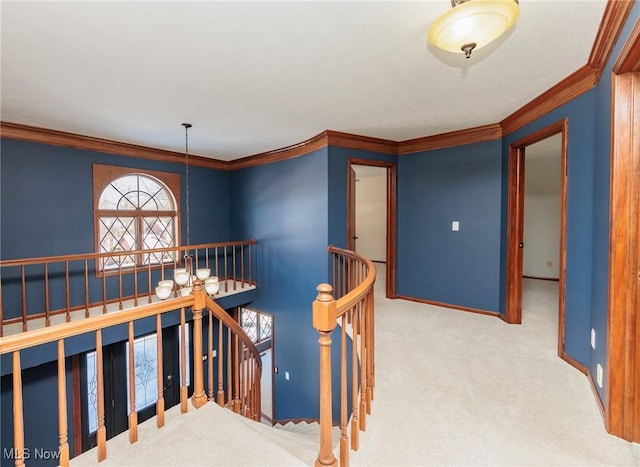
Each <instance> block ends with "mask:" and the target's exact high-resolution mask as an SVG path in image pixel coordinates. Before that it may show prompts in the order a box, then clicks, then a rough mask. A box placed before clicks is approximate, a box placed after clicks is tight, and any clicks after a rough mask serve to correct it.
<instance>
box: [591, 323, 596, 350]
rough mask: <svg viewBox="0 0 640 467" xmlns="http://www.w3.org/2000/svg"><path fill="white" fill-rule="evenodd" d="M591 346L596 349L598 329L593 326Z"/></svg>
mask: <svg viewBox="0 0 640 467" xmlns="http://www.w3.org/2000/svg"><path fill="white" fill-rule="evenodd" d="M591 348H592V349H593V350H596V330H595V329H593V328H591Z"/></svg>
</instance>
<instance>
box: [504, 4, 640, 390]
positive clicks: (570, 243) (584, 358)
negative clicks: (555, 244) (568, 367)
mask: <svg viewBox="0 0 640 467" xmlns="http://www.w3.org/2000/svg"><path fill="white" fill-rule="evenodd" d="M639 17H640V4H639V3H638V2H636V3H635V4H634V6H633V8H632V10H631V13H630V15H629V18H628V19H627V21H626V24H625V27H624V29H623V31H622V33H621V35H620V38H619V40H618V42H617V43H616V45H615V47H614V49H613V52H612V53H611V56H610V59H609V62H608V63H607V65H606V67H605V69H604V71H603V73H602V76H601V78H600V81H599V83H598V85H597V86H596V88H595V89H594V90H592V91H590V92H588V93H586V94H584V95H582V96H580V97H578V98H576V99H574V100H573V101H571V102H569V103H568V104H566V105H564V106H562V107H560V108H559V109H556V110H554V111H552V112H550V113H549V114H547V115H545V116H544V117H541V118H540V119H538V120H536V121H534V122H532V123H531V124H529V125H527V126H525V127H524V128H522V129H520V130H518V131H517V132H514V133H512V134H511V135H509V136H507V137H506V138H504V144H503V157H504V158H505V161H506V158H507V157H508V145H509V144H510V143H512V142H514V141H516V140H518V139H520V138H521V137H524V136H526V135H529V134H531V133H533V132H535V131H536V130H538V129H540V128H543V127H545V126H547V125H549V124H551V123H554V122H557V121H559V120H561V119H563V118H568V121H569V131H568V133H569V141H568V144H569V147H568V182H567V225H566V229H567V231H566V235H567V238H566V242H567V243H566V247H567V250H566V255H567V257H566V309H565V352H566V353H567V354H568V355H569V356H571V357H572V358H574V359H576V360H577V361H578V362H580V363H581V364H583V365H585V366H586V367H587V368H588V369H589V370H590V372H591V374H592V375H595V374H596V365H597V364H598V363H599V364H601V365H602V366H603V367H604V366H605V364H606V361H605V359H606V347H607V342H606V341H607V297H608V272H609V269H608V268H609V188H610V186H609V185H610V183H609V182H610V179H609V177H610V152H611V150H610V149H611V148H610V143H611V125H610V123H611V118H610V116H611V67H612V66H613V63H614V62H615V60H616V59H617V57H618V55H619V54H620V51H621V49H622V46H623V45H624V42H625V41H626V40H627V38H628V37H629V34H630V32H631V29H632V28H633V26H634V24H635V22H636V21H637V20H638V18H639ZM505 174H506V171H505ZM505 176H506V175H505ZM503 238H506V237H503ZM503 253H504V251H503ZM591 328H593V329H595V331H596V334H597V339H596V349H595V350H592V349H591V346H590V331H591ZM607 384H608V381H606V380H605V381H604V388H602V389H599V395H600V398H601V399H602V400H604V395H605V391H606V386H607ZM596 387H597V386H596Z"/></svg>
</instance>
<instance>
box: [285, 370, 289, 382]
mask: <svg viewBox="0 0 640 467" xmlns="http://www.w3.org/2000/svg"><path fill="white" fill-rule="evenodd" d="M284 379H286V380H287V381H289V372H288V371H285V372H284Z"/></svg>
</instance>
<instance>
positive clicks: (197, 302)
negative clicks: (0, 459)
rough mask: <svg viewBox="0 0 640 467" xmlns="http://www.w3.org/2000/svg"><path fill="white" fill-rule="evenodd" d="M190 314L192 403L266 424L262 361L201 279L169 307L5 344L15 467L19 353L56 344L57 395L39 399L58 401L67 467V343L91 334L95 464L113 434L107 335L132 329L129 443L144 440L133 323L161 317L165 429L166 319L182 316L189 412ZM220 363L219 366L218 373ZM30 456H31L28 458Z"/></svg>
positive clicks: (142, 308)
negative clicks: (188, 325) (189, 319)
mask: <svg viewBox="0 0 640 467" xmlns="http://www.w3.org/2000/svg"><path fill="white" fill-rule="evenodd" d="M188 307H190V308H191V312H192V314H193V358H192V360H191V361H190V362H189V364H190V365H191V368H193V375H194V376H193V395H192V397H191V401H192V404H193V406H194V407H196V408H199V407H201V406H202V405H204V404H206V403H207V402H216V403H218V404H219V405H222V406H227V407H228V408H230V409H232V410H233V411H234V412H236V413H240V414H242V415H244V416H245V417H248V418H251V419H253V420H260V413H261V409H260V405H261V404H260V377H261V372H262V365H261V359H260V355H259V353H258V351H257V349H256V347H255V345H254V344H253V342H252V341H251V339H250V338H249V337H248V336H247V335H246V334H245V332H244V331H243V330H242V328H241V327H240V325H239V324H238V323H236V322H235V321H234V320H233V318H232V317H231V316H230V315H229V314H227V313H226V312H225V310H223V309H222V308H221V307H220V306H219V305H218V304H217V303H216V302H215V301H214V300H213V299H212V298H211V297H209V296H208V295H207V294H206V293H205V291H204V289H203V287H202V283H201V282H200V281H199V280H196V281H195V283H194V285H193V287H192V290H191V293H190V294H189V295H186V296H176V297H173V298H169V299H167V300H164V301H156V302H154V303H147V304H144V305H139V306H137V307H135V308H131V309H128V310H122V311H116V312H113V313H107V314H101V315H99V316H93V317H89V318H85V319H81V320H77V321H71V322H63V323H61V324H57V325H51V326H49V327H45V328H42V329H37V330H31V331H29V332H25V333H18V334H14V335H10V336H5V337H1V338H0V355H4V354H10V355H11V356H12V365H13V394H12V399H13V439H14V444H13V446H14V447H13V450H12V451H11V455H12V457H13V459H14V461H15V465H16V466H21V465H24V460H25V439H24V416H23V395H22V394H23V392H22V376H21V375H22V366H21V352H22V351H25V350H27V349H30V348H32V347H36V346H39V345H42V344H47V343H52V342H55V343H57V367H58V372H57V375H58V377H57V387H58V391H57V395H56V394H55V393H53V394H51V393H49V394H41V395H39V397H51V399H52V401H51V405H52V406H53V405H54V404H55V402H54V400H55V398H56V396H57V407H58V434H59V462H60V465H61V466H67V465H69V457H70V454H69V442H68V437H69V434H68V433H69V431H68V423H69V422H68V419H67V400H66V394H67V391H66V371H65V342H66V341H67V340H69V339H72V338H74V337H76V336H80V335H86V334H89V335H91V334H93V336H94V339H95V349H96V382H97V392H96V394H97V425H98V427H97V450H96V451H97V460H98V461H101V460H104V459H105V458H106V456H107V444H106V439H107V432H106V427H105V391H104V384H105V382H104V372H103V356H102V352H103V331H105V330H106V329H108V328H112V327H114V326H118V325H126V326H127V329H128V335H129V340H128V345H129V352H128V359H129V368H130V370H129V373H128V375H127V378H128V380H129V388H130V390H129V398H130V406H129V419H128V426H129V441H130V442H131V443H134V442H136V441H137V439H138V414H137V411H136V391H135V386H136V384H135V374H134V371H133V369H134V368H135V364H136V362H135V360H136V355H135V352H134V351H133V350H134V349H133V342H134V336H135V332H134V331H135V323H136V322H138V321H140V320H143V319H145V318H146V319H149V318H151V319H153V317H155V322H156V333H157V353H158V359H157V368H156V370H157V381H158V387H157V389H158V398H157V401H156V420H157V426H158V428H161V427H162V426H164V418H165V417H164V412H165V407H164V405H165V403H164V396H163V381H164V380H165V375H164V374H163V366H162V332H163V327H162V317H163V315H164V314H166V313H169V312H174V311H176V310H179V313H180V332H181V335H182V339H181V340H180V341H181V343H180V355H181V357H180V358H181V368H182V370H181V375H180V406H181V411H182V412H183V413H184V412H186V411H187V410H188V404H187V396H188V394H187V383H186V373H185V368H186V367H187V365H186V355H187V352H186V348H185V346H186V345H187V344H186V342H185V338H184V335H185V318H186V317H185V310H186V308H188ZM204 320H206V325H207V331H206V332H207V335H208V339H207V349H206V353H205V350H204V349H203V321H204ZM204 355H207V357H208V358H207V359H206V360H207V370H208V371H207V373H208V377H207V384H206V386H207V392H206V393H205V381H204V363H203V356H204ZM214 357H215V358H216V364H215V366H214V363H213V362H214ZM27 452H28V451H27Z"/></svg>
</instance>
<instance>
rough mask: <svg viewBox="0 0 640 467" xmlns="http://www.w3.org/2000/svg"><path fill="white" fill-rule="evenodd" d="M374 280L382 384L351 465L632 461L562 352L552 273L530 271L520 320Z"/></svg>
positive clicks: (584, 381) (378, 371)
mask: <svg viewBox="0 0 640 467" xmlns="http://www.w3.org/2000/svg"><path fill="white" fill-rule="evenodd" d="M380 276H383V271H379V277H380ZM376 285H377V287H376V332H377V334H376V382H377V386H376V392H375V401H374V403H373V406H372V414H371V417H369V419H368V429H367V432H366V433H363V434H362V436H361V438H360V440H361V441H360V442H361V445H360V450H359V451H358V452H356V453H352V455H351V464H352V465H354V466H355V465H370V466H378V465H505V466H514V465H541V466H549V465H554V466H559V465H571V466H575V465H635V459H634V456H633V452H632V445H631V443H628V442H626V441H623V440H621V439H619V438H616V437H613V436H610V435H608V434H607V433H606V431H605V429H604V425H603V420H602V417H601V415H600V412H599V410H598V407H597V405H596V401H595V399H594V394H593V391H592V388H591V386H590V384H589V382H588V380H587V378H586V377H585V376H584V375H583V374H582V373H580V372H578V371H577V370H576V369H574V368H573V367H571V366H570V365H568V364H567V363H565V362H564V361H562V360H561V359H560V358H559V357H558V356H557V338H558V314H557V310H558V301H557V300H558V298H557V297H558V295H557V286H558V284H557V282H551V281H540V280H528V279H526V280H525V283H524V285H523V288H524V294H523V320H522V321H523V322H522V325H520V326H510V325H507V324H506V323H504V322H503V321H501V320H499V319H496V318H494V317H490V316H483V315H478V314H473V313H466V312H457V311H454V310H449V309H443V308H440V307H435V306H429V305H423V304H418V303H412V302H407V301H400V300H394V301H392V300H387V299H386V298H384V292H383V291H384V289H383V288H381V286H382V281H380V283H378V284H376Z"/></svg>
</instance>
